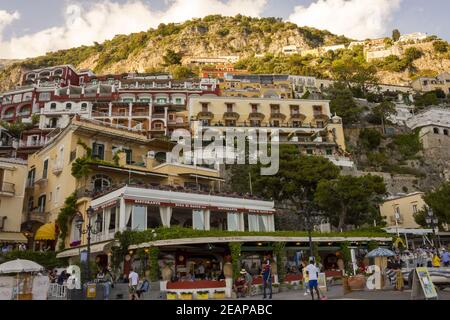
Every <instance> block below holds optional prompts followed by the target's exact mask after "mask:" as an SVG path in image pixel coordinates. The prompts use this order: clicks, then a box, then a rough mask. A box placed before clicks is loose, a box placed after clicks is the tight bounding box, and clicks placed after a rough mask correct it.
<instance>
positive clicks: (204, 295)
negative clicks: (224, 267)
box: [197, 291, 209, 300]
mask: <svg viewBox="0 0 450 320" xmlns="http://www.w3.org/2000/svg"><path fill="white" fill-rule="evenodd" d="M208 299H209V291H198V292H197V300H208Z"/></svg>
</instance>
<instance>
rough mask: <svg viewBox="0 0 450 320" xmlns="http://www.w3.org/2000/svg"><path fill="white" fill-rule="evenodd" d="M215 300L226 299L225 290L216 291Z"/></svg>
mask: <svg viewBox="0 0 450 320" xmlns="http://www.w3.org/2000/svg"><path fill="white" fill-rule="evenodd" d="M214 299H225V290H216V291H214Z"/></svg>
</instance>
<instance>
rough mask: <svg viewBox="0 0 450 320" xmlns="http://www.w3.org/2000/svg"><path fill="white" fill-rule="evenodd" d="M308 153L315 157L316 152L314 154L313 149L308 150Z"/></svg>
mask: <svg viewBox="0 0 450 320" xmlns="http://www.w3.org/2000/svg"><path fill="white" fill-rule="evenodd" d="M306 153H307V154H309V155H313V154H314V152H313V150H312V149H308V150H306Z"/></svg>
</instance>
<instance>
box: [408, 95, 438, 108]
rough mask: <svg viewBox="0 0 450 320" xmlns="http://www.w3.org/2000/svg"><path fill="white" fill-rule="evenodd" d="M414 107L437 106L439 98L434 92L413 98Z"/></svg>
mask: <svg viewBox="0 0 450 320" xmlns="http://www.w3.org/2000/svg"><path fill="white" fill-rule="evenodd" d="M414 105H415V106H416V107H429V106H437V105H439V98H438V97H437V94H436V92H435V91H431V92H427V93H425V94H423V95H420V94H418V95H416V96H415V97H414Z"/></svg>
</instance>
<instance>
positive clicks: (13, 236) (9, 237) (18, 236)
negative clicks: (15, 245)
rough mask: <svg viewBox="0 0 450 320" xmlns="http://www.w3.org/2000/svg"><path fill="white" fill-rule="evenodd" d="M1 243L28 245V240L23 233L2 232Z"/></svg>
mask: <svg viewBox="0 0 450 320" xmlns="http://www.w3.org/2000/svg"><path fill="white" fill-rule="evenodd" d="M0 241H2V242H23V243H26V242H28V239H27V237H25V236H24V234H23V233H22V232H0Z"/></svg>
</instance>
